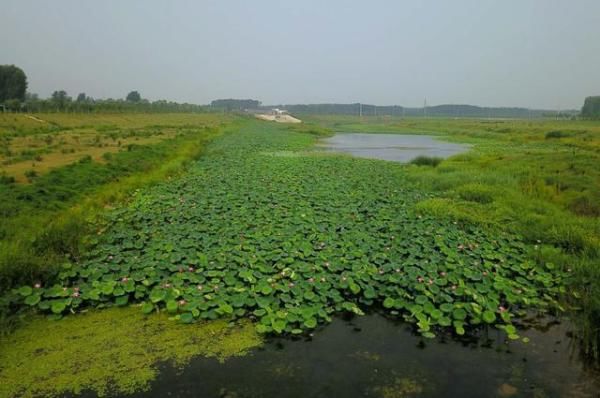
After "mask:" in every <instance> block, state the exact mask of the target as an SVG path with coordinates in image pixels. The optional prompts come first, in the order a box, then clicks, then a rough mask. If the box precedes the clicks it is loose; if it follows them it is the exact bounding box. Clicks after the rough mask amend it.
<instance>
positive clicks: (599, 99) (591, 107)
mask: <svg viewBox="0 0 600 398" xmlns="http://www.w3.org/2000/svg"><path fill="white" fill-rule="evenodd" d="M581 116H583V117H586V118H593V119H600V96H595V97H587V98H586V99H585V102H584V103H583V108H581Z"/></svg>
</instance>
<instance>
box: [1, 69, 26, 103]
mask: <svg viewBox="0 0 600 398" xmlns="http://www.w3.org/2000/svg"><path fill="white" fill-rule="evenodd" d="M26 91H27V76H25V72H23V70H22V69H21V68H18V67H16V66H14V65H0V104H2V103H3V102H5V101H10V100H17V101H19V102H20V101H23V100H25V92H26ZM10 107H12V106H10Z"/></svg>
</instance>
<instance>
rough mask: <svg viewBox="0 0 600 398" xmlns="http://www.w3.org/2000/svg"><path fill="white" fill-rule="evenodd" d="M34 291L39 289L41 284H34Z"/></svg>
mask: <svg viewBox="0 0 600 398" xmlns="http://www.w3.org/2000/svg"><path fill="white" fill-rule="evenodd" d="M33 287H34V289H40V288H41V287H42V284H41V283H39V282H38V283H36V284H35V285H33Z"/></svg>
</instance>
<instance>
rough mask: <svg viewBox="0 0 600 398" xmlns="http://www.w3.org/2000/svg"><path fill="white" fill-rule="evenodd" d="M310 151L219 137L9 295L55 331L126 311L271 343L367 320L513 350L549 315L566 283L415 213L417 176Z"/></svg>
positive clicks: (465, 230)
mask: <svg viewBox="0 0 600 398" xmlns="http://www.w3.org/2000/svg"><path fill="white" fill-rule="evenodd" d="M315 140H316V138H315V137H314V136H312V135H309V134H303V133H299V132H292V131H290V130H289V129H287V128H285V127H281V126H277V125H269V124H266V123H259V122H249V123H247V124H245V125H244V127H243V128H241V129H239V130H233V129H232V130H230V131H228V132H226V133H225V134H224V135H223V136H222V137H220V138H218V139H217V140H216V141H215V142H213V144H211V146H210V148H209V150H208V152H207V153H206V154H205V156H203V157H202V158H201V159H200V160H199V161H197V162H196V163H195V164H194V166H192V168H191V170H190V171H189V172H188V173H187V174H185V175H184V176H182V177H179V178H177V179H173V180H170V181H166V182H164V183H162V184H161V185H156V186H153V187H150V188H148V189H146V190H142V191H138V192H136V193H135V194H134V195H133V197H132V198H131V201H130V202H129V203H128V204H127V205H126V206H124V207H122V208H120V209H116V210H114V211H112V212H111V213H110V215H109V216H108V218H107V220H106V223H105V224H104V225H103V226H102V227H101V228H100V229H99V230H98V234H97V236H96V237H95V239H96V241H95V242H93V247H92V249H91V250H89V251H88V253H87V255H86V258H85V259H84V260H82V261H80V263H79V264H67V265H65V266H64V267H63V269H62V271H61V273H60V275H59V276H58V278H57V283H56V284H54V285H51V286H42V285H40V284H36V285H35V286H23V287H21V288H20V289H18V293H19V295H20V297H21V300H22V302H23V303H24V304H25V305H28V306H31V307H35V308H37V309H39V310H41V311H42V312H47V313H49V314H53V315H51V316H54V317H61V316H64V315H66V314H68V313H69V312H73V311H78V310H80V309H83V308H87V307H105V306H126V305H130V304H133V303H138V304H140V306H141V309H140V310H141V311H143V312H144V313H151V312H155V311H166V312H168V313H170V314H171V315H172V317H173V318H174V319H176V320H178V321H180V322H183V323H191V322H194V321H196V320H200V319H217V318H242V317H244V318H250V319H253V320H255V325H256V328H257V330H258V331H259V332H263V333H276V334H283V333H285V334H288V333H289V334H301V333H304V332H306V331H309V330H311V329H314V328H316V327H317V326H318V325H319V324H324V323H327V322H328V321H330V320H331V317H332V316H334V314H337V313H342V312H354V313H356V314H362V313H363V312H364V311H368V310H372V309H381V310H382V311H384V312H385V313H386V314H388V315H389V316H393V317H398V318H403V319H405V320H407V321H409V322H411V323H413V324H415V327H416V328H417V329H418V331H419V332H420V333H421V334H422V335H423V336H425V337H434V336H435V335H436V333H440V332H442V333H443V332H453V333H457V334H459V335H461V334H464V333H465V332H466V331H467V332H468V331H470V330H475V329H477V328H479V327H481V326H482V325H491V326H495V327H497V328H500V329H503V330H504V331H505V332H506V333H507V335H508V337H509V338H513V339H516V338H518V331H517V329H516V327H515V325H514V321H515V319H517V318H518V317H519V316H521V315H523V314H524V313H525V311H528V310H531V309H535V310H548V309H552V308H555V307H556V306H557V303H556V301H555V300H556V299H557V297H558V296H559V295H560V293H561V292H562V291H563V290H564V287H563V286H564V278H565V275H564V274H563V273H562V271H560V270H558V269H554V267H553V266H552V264H540V263H538V262H536V261H535V260H534V258H535V256H534V255H533V253H534V251H535V247H533V246H531V245H528V244H525V243H524V242H523V241H522V239H521V238H520V237H519V236H517V235H511V234H507V233H501V232H495V231H492V230H484V229H482V228H481V227H476V226H474V225H470V224H468V223H464V222H453V221H445V220H443V221H442V220H438V219H435V218H432V217H431V216H425V215H421V214H419V213H418V212H417V211H415V210H414V208H415V205H416V204H417V203H418V202H419V201H422V200H426V199H430V198H431V197H432V194H430V193H427V192H423V191H422V190H419V189H417V188H416V187H415V186H414V183H410V182H409V181H408V179H407V178H406V177H405V168H406V167H418V166H405V165H401V164H398V163H392V162H385V161H377V160H368V159H356V158H352V157H348V156H342V155H332V154H325V153H320V152H317V151H315V152H311V147H312V146H313V144H314V143H315ZM285 154H289V155H291V156H285ZM294 155H295V156H294ZM423 167H430V166H423Z"/></svg>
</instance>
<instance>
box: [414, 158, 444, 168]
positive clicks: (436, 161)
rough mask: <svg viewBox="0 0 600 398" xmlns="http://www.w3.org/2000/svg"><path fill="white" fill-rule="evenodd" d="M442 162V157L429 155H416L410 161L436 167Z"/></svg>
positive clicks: (418, 164) (419, 164)
mask: <svg viewBox="0 0 600 398" xmlns="http://www.w3.org/2000/svg"><path fill="white" fill-rule="evenodd" d="M441 162H442V158H437V157H431V156H417V157H416V158H414V159H413V160H411V161H410V163H412V164H416V165H417V166H431V167H437V165H439V164H440V163H441Z"/></svg>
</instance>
